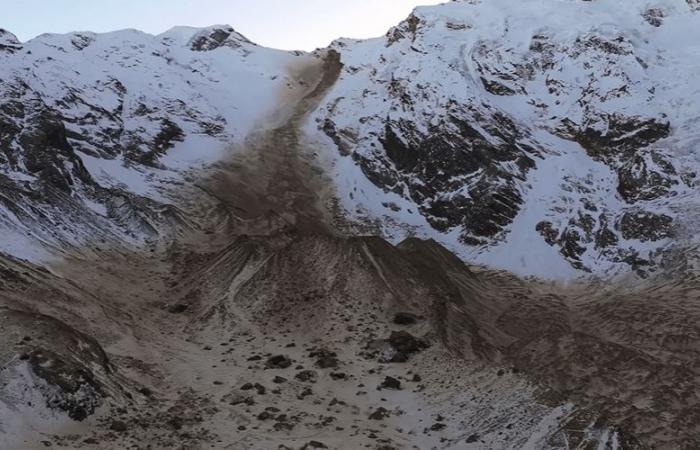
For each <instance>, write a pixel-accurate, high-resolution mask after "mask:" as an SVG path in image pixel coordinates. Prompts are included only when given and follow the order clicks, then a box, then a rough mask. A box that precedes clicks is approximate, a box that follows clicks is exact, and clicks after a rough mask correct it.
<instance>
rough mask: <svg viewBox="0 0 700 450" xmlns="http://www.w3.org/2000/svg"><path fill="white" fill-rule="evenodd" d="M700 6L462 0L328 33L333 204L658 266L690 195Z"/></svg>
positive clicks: (451, 239)
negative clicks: (374, 27) (373, 26)
mask: <svg viewBox="0 0 700 450" xmlns="http://www.w3.org/2000/svg"><path fill="white" fill-rule="evenodd" d="M693 9H696V6H693V4H691V3H687V2H685V1H682V0H666V1H632V2H624V3H622V2H616V1H594V2H587V1H554V0H528V1H524V2H517V3H513V2H509V1H505V0H493V1H483V2H481V1H457V2H451V3H449V4H444V5H441V6H435V7H424V8H418V9H417V10H416V11H415V12H414V14H413V15H412V16H411V17H410V18H409V19H408V20H406V21H405V22H404V23H402V24H401V25H399V26H398V27H396V28H394V29H392V30H391V31H390V32H389V33H388V34H387V35H386V36H385V37H382V38H378V39H372V40H367V41H351V40H339V41H337V42H335V43H334V44H333V48H334V49H336V50H338V51H339V52H341V54H342V61H343V63H344V64H345V70H344V73H343V74H342V76H341V79H340V81H339V82H338V83H337V84H336V87H335V90H334V91H333V92H331V93H330V94H329V96H328V98H327V102H326V104H325V105H323V106H322V107H321V108H320V109H319V111H318V112H317V114H316V117H315V121H314V122H313V123H311V124H310V129H311V128H317V129H318V130H320V131H322V132H323V133H324V134H326V135H327V137H328V139H326V140H325V142H326V143H327V144H329V145H334V146H335V147H336V148H337V149H338V151H337V153H336V154H335V155H330V156H329V161H328V163H329V165H331V166H332V167H333V169H332V170H333V171H334V172H335V176H336V179H337V184H338V186H339V190H340V192H339V196H340V199H341V201H342V204H343V206H344V207H345V209H346V210H348V211H349V212H351V213H353V214H355V215H356V216H359V217H364V218H366V219H370V220H377V219H379V221H380V222H381V224H382V227H383V228H384V231H385V232H386V234H388V235H389V236H393V237H394V238H395V239H400V238H401V237H403V236H404V235H406V234H410V233H415V234H418V235H422V236H431V237H435V238H436V239H438V240H440V241H442V242H443V243H446V244H448V245H449V246H450V247H451V248H453V249H454V250H456V251H458V252H459V253H460V254H461V255H462V256H464V257H466V258H467V259H468V260H471V261H477V262H482V263H486V264H489V265H493V266H497V267H503V268H507V269H510V270H513V271H515V272H517V273H520V274H524V275H539V276H546V277H552V276H556V277H567V278H569V277H575V276H579V275H581V274H584V273H586V272H593V273H595V274H604V273H619V272H627V271H629V270H631V269H632V270H636V271H637V272H639V273H642V274H645V273H648V272H650V271H653V270H656V267H658V265H659V264H660V262H661V261H662V260H663V259H664V257H665V256H666V255H667V253H668V252H667V250H669V249H670V247H671V246H672V244H673V243H678V242H681V241H683V239H685V238H686V237H688V236H692V235H693V234H694V230H695V229H696V224H697V222H696V221H695V220H691V219H690V217H688V213H690V212H692V211H693V210H694V209H695V210H697V207H698V205H699V203H700V192H698V187H697V182H696V173H697V170H698V168H699V167H700V156H698V153H697V151H696V147H697V144H698V142H700V134H699V133H698V132H697V123H698V119H699V117H700V108H698V106H697V105H698V101H699V100H700V90H699V89H698V88H697V86H696V85H695V80H696V79H697V78H698V76H700V58H698V56H700V31H698V30H700V15H698V14H696V13H694V12H693ZM682 245H687V244H686V243H683V244H682Z"/></svg>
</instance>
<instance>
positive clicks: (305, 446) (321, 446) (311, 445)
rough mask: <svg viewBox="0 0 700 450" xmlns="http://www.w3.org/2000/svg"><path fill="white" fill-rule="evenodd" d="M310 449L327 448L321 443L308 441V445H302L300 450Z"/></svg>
mask: <svg viewBox="0 0 700 450" xmlns="http://www.w3.org/2000/svg"><path fill="white" fill-rule="evenodd" d="M312 448H328V446H327V445H326V444H324V443H322V442H318V441H310V442H309V443H307V444H306V445H304V446H303V447H302V448H301V450H309V449H312Z"/></svg>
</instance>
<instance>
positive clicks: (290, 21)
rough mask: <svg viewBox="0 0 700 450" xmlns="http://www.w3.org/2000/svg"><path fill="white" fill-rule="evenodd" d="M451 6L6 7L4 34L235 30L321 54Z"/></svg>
mask: <svg viewBox="0 0 700 450" xmlns="http://www.w3.org/2000/svg"><path fill="white" fill-rule="evenodd" d="M444 1H447V0H0V11H1V12H0V28H5V29H7V30H8V31H10V32H12V33H14V34H15V35H17V37H18V38H19V39H20V40H21V41H26V40H28V39H31V38H33V37H35V36H37V35H39V34H42V33H47V32H50V33H66V32H69V31H96V32H104V31H114V30H119V29H123V28H136V29H138V30H141V31H145V32H148V33H152V34H158V33H162V32H163V31H165V30H167V29H169V28H171V27H173V26H175V25H190V26H195V27H202V26H208V25H214V24H230V25H232V26H233V27H234V28H235V29H236V30H237V31H238V32H240V33H242V34H244V35H245V36H246V37H248V38H249V39H250V40H252V41H254V42H256V43H258V44H261V45H265V46H268V47H274V48H280V49H287V50H295V49H299V50H313V49H315V48H317V47H325V46H327V45H328V44H329V43H330V42H331V41H332V40H333V39H335V38H338V37H351V38H368V37H376V36H381V35H383V34H384V33H385V32H386V31H387V30H388V29H389V28H390V27H392V26H394V25H396V24H397V23H399V22H400V21H401V20H403V19H405V18H406V17H408V15H409V13H410V12H411V10H412V9H413V8H414V7H416V6H419V5H428V4H437V3H443V2H444Z"/></svg>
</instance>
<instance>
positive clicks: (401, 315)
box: [394, 312, 418, 325]
mask: <svg viewBox="0 0 700 450" xmlns="http://www.w3.org/2000/svg"><path fill="white" fill-rule="evenodd" d="M394 323H395V324H396V325H414V324H416V323H418V316H416V315H415V314H411V313H407V312H398V313H396V314H395V315H394Z"/></svg>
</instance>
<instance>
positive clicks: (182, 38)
mask: <svg viewBox="0 0 700 450" xmlns="http://www.w3.org/2000/svg"><path fill="white" fill-rule="evenodd" d="M160 37H161V38H163V39H165V40H166V41H171V42H177V43H179V44H181V45H184V46H186V47H188V48H189V49H190V50H193V51H211V50H216V49H217V48H222V47H229V48H234V49H237V48H240V47H241V46H243V45H255V44H254V43H253V42H251V41H250V40H249V39H248V38H246V37H245V36H243V35H242V34H240V33H238V32H237V31H236V30H234V28H233V27H232V26H230V25H212V26H209V27H205V28H194V27H174V28H171V29H170V30H168V31H166V32H165V33H163V34H161V35H160Z"/></svg>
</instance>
